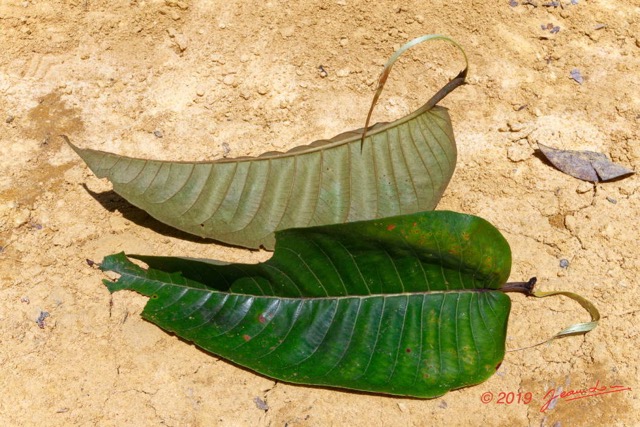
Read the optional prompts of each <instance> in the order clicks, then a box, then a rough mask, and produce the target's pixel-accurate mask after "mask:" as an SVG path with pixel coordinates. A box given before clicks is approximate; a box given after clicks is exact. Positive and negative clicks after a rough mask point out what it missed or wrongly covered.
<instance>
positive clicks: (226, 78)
mask: <svg viewBox="0 0 640 427" xmlns="http://www.w3.org/2000/svg"><path fill="white" fill-rule="evenodd" d="M235 81H236V78H235V76H234V75H233V74H227V75H226V76H224V79H223V80H222V83H224V84H226V85H227V86H231V85H233V83H234V82H235Z"/></svg>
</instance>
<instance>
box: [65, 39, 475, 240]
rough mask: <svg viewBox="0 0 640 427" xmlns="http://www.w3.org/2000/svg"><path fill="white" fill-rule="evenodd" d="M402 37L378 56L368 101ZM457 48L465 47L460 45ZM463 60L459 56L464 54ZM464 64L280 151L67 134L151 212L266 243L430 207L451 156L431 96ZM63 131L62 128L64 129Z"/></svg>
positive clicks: (446, 120) (95, 167) (446, 121)
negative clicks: (194, 153) (109, 141)
mask: <svg viewBox="0 0 640 427" xmlns="http://www.w3.org/2000/svg"><path fill="white" fill-rule="evenodd" d="M425 40H447V41H449V42H451V43H453V44H454V45H455V46H457V47H458V48H459V49H460V50H461V51H462V49H461V48H460V47H459V46H458V45H457V44H456V43H455V42H453V41H451V40H450V39H448V38H446V37H443V36H425V37H421V38H419V39H416V40H413V41H411V42H409V43H407V44H406V45H405V46H403V47H401V48H400V49H399V50H398V52H397V53H396V55H394V56H393V57H392V59H391V60H390V61H389V63H388V64H387V65H386V66H385V68H384V70H383V73H382V76H381V79H380V84H379V86H378V89H377V91H376V94H375V96H374V100H373V102H372V105H371V109H370V111H369V114H368V116H367V122H366V125H368V123H369V120H370V117H371V113H372V110H373V107H374V106H375V104H376V102H377V99H378V97H379V95H380V92H381V91H382V87H383V86H384V82H385V81H386V77H387V75H388V73H389V71H390V70H391V66H392V65H393V62H395V60H396V59H397V58H398V56H399V55H400V54H401V53H402V52H404V51H405V50H407V49H408V48H410V47H412V46H414V45H415V44H418V43H420V42H422V41H425ZM463 54H464V52H463ZM465 60H466V56H465ZM465 76H466V68H465V70H464V71H463V72H462V73H461V74H460V75H459V76H458V77H457V78H455V79H453V80H452V81H451V82H449V83H448V84H447V85H445V87H443V88H442V89H441V90H440V91H439V92H438V93H437V94H436V95H435V96H434V97H433V98H432V99H431V100H429V101H428V102H427V103H426V104H424V105H423V106H422V107H420V108H419V109H418V110H416V111H415V112H413V113H412V114H409V115H407V116H405V117H403V118H401V119H398V120H396V121H394V122H392V123H380V124H377V125H375V126H373V127H371V128H368V129H367V130H366V132H365V131H363V130H362V129H361V130H356V131H351V132H346V133H343V134H340V135H338V136H336V137H334V138H332V139H330V140H320V141H315V142H313V143H311V144H309V145H307V146H300V147H296V148H294V149H292V150H290V151H288V152H286V153H277V152H276V153H274V152H270V153H265V154H263V155H261V156H259V157H255V158H238V159H220V160H216V161H212V162H171V161H157V160H146V159H136V158H129V157H125V156H120V155H117V154H112V153H107V152H103V151H97V150H91V149H81V148H78V147H76V146H75V145H73V144H71V143H70V142H69V141H68V139H67V142H69V144H70V145H71V147H72V148H73V149H74V150H75V151H76V153H78V155H79V156H80V157H81V158H82V159H83V160H84V161H85V162H86V163H87V165H88V166H89V168H91V170H92V171H93V172H94V173H95V174H96V175H97V176H98V177H100V178H104V177H106V178H108V179H109V180H110V181H111V182H112V184H113V189H114V191H115V192H116V193H118V194H119V195H121V196H122V197H124V198H125V199H126V200H127V201H129V202H130V203H132V204H133V205H135V206H137V207H139V208H141V209H143V210H145V211H146V212H148V213H149V214H150V215H151V216H153V217H154V218H156V219H158V220H160V221H162V222H164V223H166V224H169V225H171V226H173V227H175V228H178V229H180V230H183V231H186V232H188V233H191V234H195V235H198V236H202V237H210V238H213V239H216V240H219V241H221V242H225V243H229V244H233V245H240V246H245V247H249V248H258V247H260V246H264V247H265V248H267V249H272V248H273V245H274V235H273V233H274V231H276V230H282V229H288V228H294V227H309V226H315V225H324V224H335V223H345V222H353V221H358V220H365V219H373V218H382V217H387V216H393V215H400V214H406V213H413V212H419V211H424V210H431V209H434V208H435V206H436V205H437V203H438V201H439V200H440V198H441V196H442V193H443V192H444V190H445V188H446V186H447V184H448V183H449V180H450V179H451V176H452V174H453V171H454V168H455V164H456V156H457V152H456V145H455V141H454V136H453V130H452V128H451V119H450V117H449V114H448V112H447V110H446V109H445V108H443V107H439V106H436V105H435V104H436V103H437V102H438V101H439V100H440V99H442V98H443V97H444V96H446V94H447V93H449V92H450V91H452V90H453V89H455V88H456V87H458V86H460V85H462V84H463V83H464V79H465ZM65 138H66V137H65Z"/></svg>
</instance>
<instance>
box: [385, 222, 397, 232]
mask: <svg viewBox="0 0 640 427" xmlns="http://www.w3.org/2000/svg"><path fill="white" fill-rule="evenodd" d="M394 228H396V225H395V224H389V225H387V231H392V230H393V229H394Z"/></svg>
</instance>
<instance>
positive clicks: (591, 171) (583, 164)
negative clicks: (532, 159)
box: [538, 144, 635, 182]
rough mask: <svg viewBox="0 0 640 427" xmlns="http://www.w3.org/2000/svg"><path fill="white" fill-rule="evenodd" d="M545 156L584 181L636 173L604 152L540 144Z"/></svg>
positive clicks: (552, 162) (608, 179) (563, 170)
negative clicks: (609, 157) (559, 148)
mask: <svg viewBox="0 0 640 427" xmlns="http://www.w3.org/2000/svg"><path fill="white" fill-rule="evenodd" d="M538 147H540V151H541V152H542V154H544V156H545V157H546V158H547V160H549V161H550V162H551V164H553V166H555V167H556V168H558V169H559V170H560V171H562V172H564V173H566V174H567V175H571V176H572V177H574V178H578V179H581V180H583V181H590V182H598V181H610V180H612V179H616V178H620V177H623V176H625V175H631V174H633V173H635V172H634V171H632V170H631V169H628V168H626V167H624V166H620V165H618V164H616V163H613V162H612V161H611V160H609V159H608V158H607V156H605V155H604V154H602V153H596V152H594V151H573V150H558V149H556V148H552V147H547V146H546V145H542V144H538Z"/></svg>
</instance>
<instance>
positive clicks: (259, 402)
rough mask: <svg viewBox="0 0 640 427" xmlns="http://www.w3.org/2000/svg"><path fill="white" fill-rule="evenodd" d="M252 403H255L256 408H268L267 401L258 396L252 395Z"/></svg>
mask: <svg viewBox="0 0 640 427" xmlns="http://www.w3.org/2000/svg"><path fill="white" fill-rule="evenodd" d="M253 403H255V404H256V408H258V409H260V410H263V411H268V410H269V405H267V402H265V401H264V400H262V399H260V398H259V397H257V396H256V397H254V398H253Z"/></svg>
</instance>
